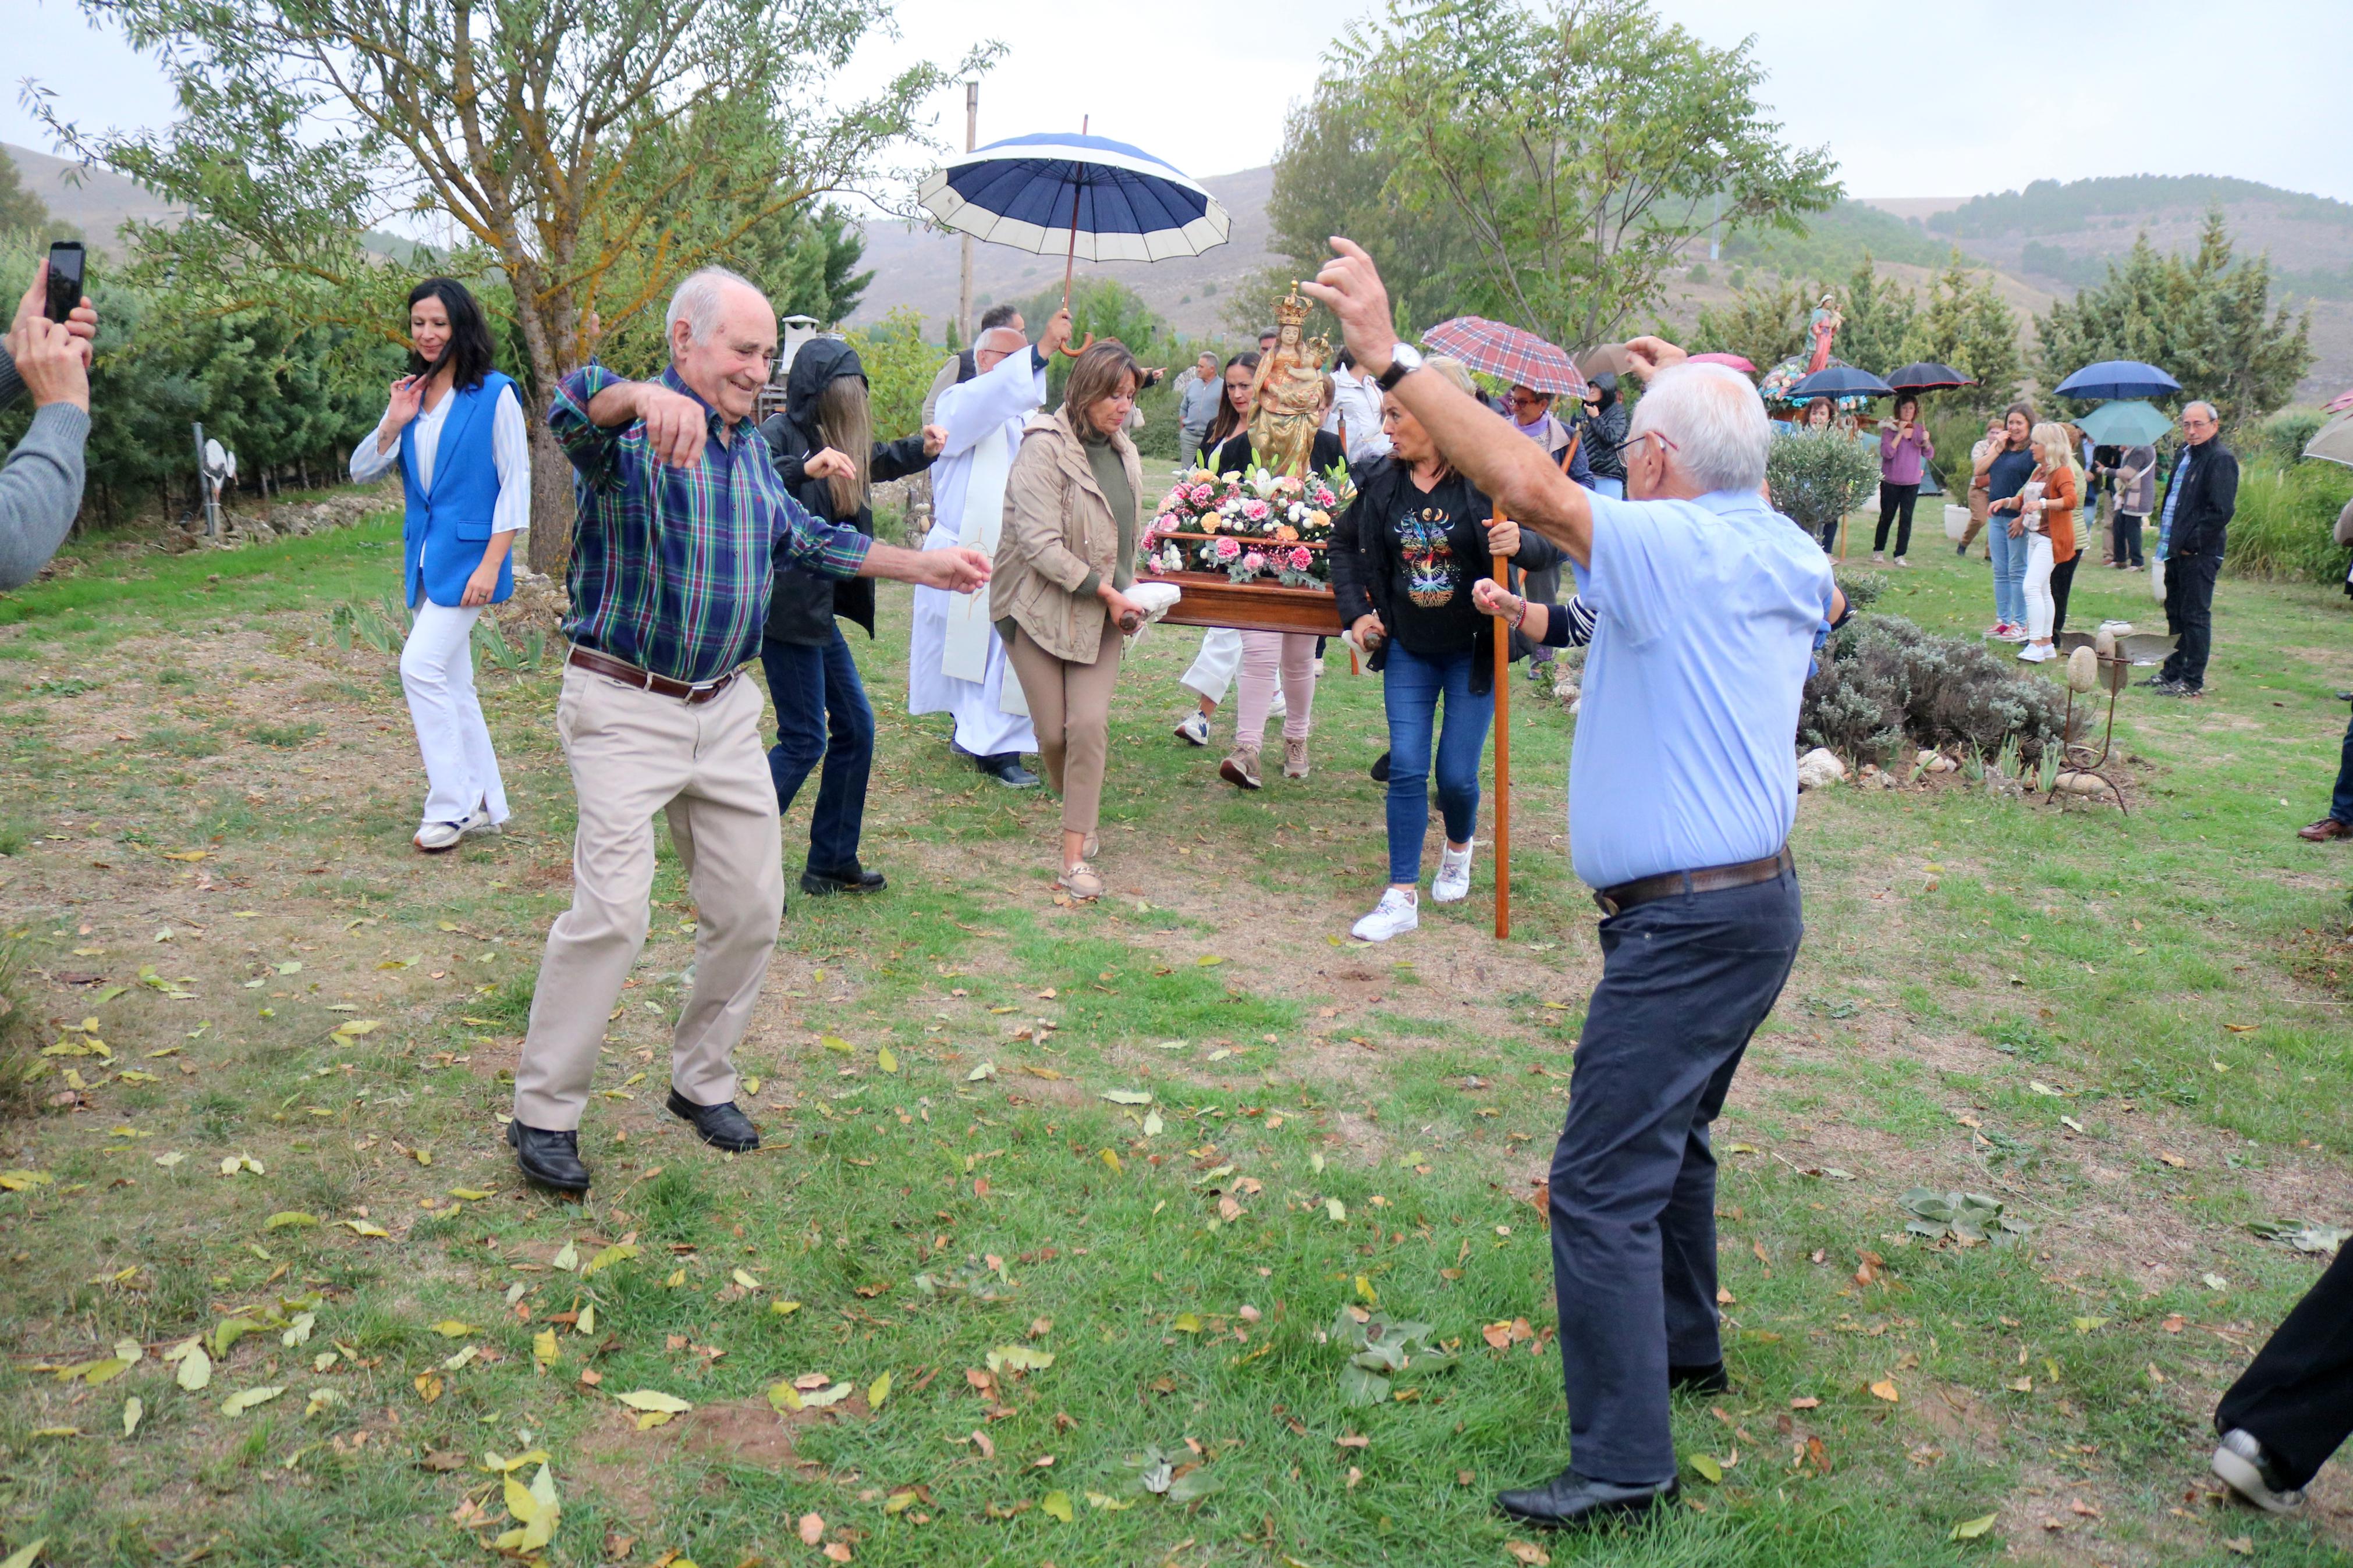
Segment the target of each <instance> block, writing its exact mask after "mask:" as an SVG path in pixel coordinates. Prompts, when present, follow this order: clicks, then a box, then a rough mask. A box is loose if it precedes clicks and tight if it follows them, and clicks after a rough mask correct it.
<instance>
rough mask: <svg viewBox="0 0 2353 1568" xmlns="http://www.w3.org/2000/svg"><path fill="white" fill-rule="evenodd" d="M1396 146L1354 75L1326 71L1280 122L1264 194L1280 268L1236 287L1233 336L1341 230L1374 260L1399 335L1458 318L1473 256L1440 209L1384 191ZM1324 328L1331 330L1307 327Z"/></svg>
mask: <svg viewBox="0 0 2353 1568" xmlns="http://www.w3.org/2000/svg"><path fill="white" fill-rule="evenodd" d="M1402 157H1403V153H1402V152H1401V150H1400V149H1399V148H1398V146H1396V145H1395V144H1393V143H1392V142H1389V141H1387V140H1385V139H1384V138H1383V137H1382V136H1381V134H1380V133H1379V130H1378V127H1377V123H1376V121H1375V119H1374V115H1373V106H1372V104H1371V103H1370V102H1368V101H1367V100H1366V95H1365V92H1364V89H1363V84H1362V82H1361V81H1360V79H1358V78H1356V77H1355V76H1353V75H1349V74H1345V73H1339V72H1332V71H1327V72H1325V73H1324V75H1323V76H1322V77H1321V78H1319V79H1317V81H1316V83H1315V90H1314V94H1313V95H1312V96H1311V97H1310V98H1309V99H1308V100H1307V101H1306V102H1304V103H1302V104H1298V105H1295V106H1294V107H1293V109H1292V110H1291V113H1290V115H1289V116H1288V117H1287V118H1286V119H1285V121H1284V122H1283V129H1282V152H1281V153H1278V154H1277V155H1276V157H1275V160H1274V189H1273V192H1272V193H1271V195H1269V196H1268V198H1267V205H1266V217H1267V226H1268V229H1269V234H1268V237H1267V248H1268V249H1269V250H1271V251H1273V252H1274V253H1275V254H1276V255H1278V256H1281V257H1283V258H1286V259H1287V261H1288V262H1289V265H1288V266H1286V267H1281V268H1269V269H1267V270H1266V271H1264V272H1262V273H1261V275H1259V276H1258V277H1255V278H1253V279H1251V280H1250V282H1249V283H1248V284H1245V285H1244V286H1242V287H1241V288H1240V289H1236V290H1235V291H1234V294H1233V298H1232V302H1231V303H1230V304H1229V307H1228V310H1227V314H1228V317H1229V322H1230V324H1231V325H1232V326H1233V327H1234V329H1235V330H1236V331H1243V332H1250V333H1255V332H1256V331H1259V329H1260V328H1261V327H1263V326H1265V325H1267V324H1269V323H1270V322H1271V321H1273V319H1274V317H1273V313H1272V310H1271V305H1272V303H1273V301H1274V300H1278V299H1280V298H1282V295H1283V293H1284V292H1285V291H1286V290H1287V289H1289V288H1290V286H1291V281H1292V279H1294V278H1301V277H1311V278H1312V277H1314V274H1315V271H1316V269H1317V268H1320V267H1322V266H1323V265H1324V261H1325V259H1326V258H1329V257H1330V256H1331V254H1332V247H1331V245H1330V244H1329V243H1328V242H1329V241H1330V239H1331V237H1332V236H1334V235H1335V234H1345V235H1346V236H1348V237H1350V238H1352V239H1354V240H1356V242H1357V243H1358V244H1360V245H1362V246H1363V247H1365V248H1366V250H1367V251H1369V252H1370V253H1371V254H1372V258H1373V259H1374V261H1375V262H1377V263H1378V264H1379V267H1380V269H1381V280H1382V281H1383V282H1385V283H1387V284H1388V286H1389V300H1390V303H1391V304H1392V306H1393V307H1394V308H1395V309H1396V311H1397V315H1398V324H1399V327H1400V330H1401V331H1406V332H1407V333H1409V334H1411V333H1414V332H1416V331H1419V329H1421V328H1426V327H1429V326H1430V325H1433V324H1434V323H1436V322H1438V321H1442V320H1444V319H1445V318H1447V317H1449V316H1453V315H1460V314H1461V299H1462V297H1463V290H1462V287H1461V285H1462V279H1461V275H1460V274H1461V267H1462V264H1463V263H1464V262H1465V261H1467V260H1468V259H1469V253H1468V251H1467V250H1466V248H1465V247H1464V246H1463V245H1462V243H1461V233H1460V231H1459V229H1458V228H1457V227H1456V226H1454V224H1453V223H1452V222H1451V219H1450V217H1449V216H1448V213H1447V211H1446V209H1445V206H1444V204H1437V205H1429V206H1425V207H1423V208H1422V209H1421V210H1419V211H1415V210H1409V208H1407V207H1405V206H1403V205H1399V203H1398V201H1397V200H1396V198H1395V197H1394V196H1393V195H1390V194H1389V185H1390V182H1391V181H1392V180H1393V179H1395V178H1396V176H1397V174H1398V164H1399V163H1400V162H1401V161H1402ZM1310 330H1311V331H1328V330H1329V329H1328V325H1319V326H1311V329H1310Z"/></svg>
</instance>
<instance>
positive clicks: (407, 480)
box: [400, 371, 514, 607]
mask: <svg viewBox="0 0 2353 1568" xmlns="http://www.w3.org/2000/svg"><path fill="white" fill-rule="evenodd" d="M513 384H514V383H513V382H512V381H510V380H508V379H507V378H506V377H505V376H503V375H501V374H499V373H498V372H497V371H491V372H490V373H488V374H485V375H484V376H483V377H482V384H481V385H480V386H478V387H474V388H471V389H470V390H469V389H465V388H453V389H452V390H451V391H450V393H449V396H450V397H451V399H453V402H452V404H451V406H450V409H449V412H448V415H447V416H445V417H444V418H443V420H442V422H441V444H440V445H439V447H437V448H436V449H435V450H434V454H433V484H432V487H431V488H430V489H427V487H426V486H424V485H422V484H420V483H418V482H417V421H416V420H414V419H412V420H410V421H409V422H408V423H407V424H406V425H405V426H402V427H401V432H400V478H401V480H402V488H403V489H405V490H406V492H407V497H408V515H407V518H406V521H405V522H404V523H403V525H402V528H401V532H400V542H401V554H402V557H403V562H402V569H401V594H402V596H403V597H405V598H406V600H407V601H408V603H409V605H411V606H412V607H413V606H414V605H416V604H417V595H418V593H419V591H420V589H421V591H422V592H423V594H424V596H425V597H426V598H428V599H430V600H432V601H433V602H434V603H435V604H437V605H451V606H453V607H454V606H455V605H457V604H458V603H459V601H460V600H461V599H463V598H464V597H465V596H466V579H467V578H469V577H470V576H472V575H473V574H474V568H475V567H477V566H480V564H481V563H482V554H483V552H484V551H485V550H486V549H487V548H488V546H489V544H490V542H491V518H492V517H493V516H494V515H495V514H496V513H497V511H498V506H499V465H498V460H497V458H495V457H494V456H493V455H492V452H491V426H492V425H493V424H494V423H495V420H494V418H493V417H492V416H493V415H494V414H495V413H496V411H497V409H498V403H499V394H500V393H501V392H502V391H504V390H506V389H507V388H509V387H512V385H513ZM513 592H514V552H512V551H509V552H507V557H506V559H505V560H503V561H501V562H500V563H499V585H498V588H497V590H496V591H495V592H494V593H492V594H491V603H493V604H503V603H505V601H506V599H507V597H508V595H512V593H513Z"/></svg>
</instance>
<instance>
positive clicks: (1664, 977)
mask: <svg viewBox="0 0 2353 1568" xmlns="http://www.w3.org/2000/svg"><path fill="white" fill-rule="evenodd" d="M1332 248H1333V249H1334V250H1335V252H1336V253H1337V255H1336V256H1335V258H1334V259H1333V260H1331V261H1330V262H1327V263H1326V264H1325V265H1324V269H1323V271H1322V273H1321V274H1320V275H1319V276H1318V277H1317V279H1316V281H1315V282H1314V283H1313V284H1307V285H1303V288H1304V289H1306V290H1307V291H1308V292H1311V293H1313V294H1314V296H1315V298H1316V299H1318V300H1322V301H1323V302H1324V304H1326V305H1328V306H1330V307H1331V308H1332V310H1333V312H1334V313H1335V315H1337V316H1338V317H1339V319H1340V322H1341V325H1342V326H1343V328H1345V331H1346V333H1347V339H1348V347H1349V350H1350V351H1351V352H1352V353H1354V354H1355V355H1356V361H1357V363H1359V364H1360V365H1362V366H1363V367H1364V369H1365V371H1366V373H1367V374H1371V375H1372V376H1374V377H1375V379H1376V380H1377V382H1378V383H1379V384H1380V386H1381V388H1382V389H1383V391H1384V392H1386V393H1387V394H1388V395H1390V396H1392V397H1394V398H1396V399H1397V400H1398V403H1399V404H1401V405H1404V407H1405V408H1406V409H1407V410H1408V411H1409V412H1410V413H1411V414H1412V415H1413V416H1414V417H1415V418H1416V419H1418V420H1419V421H1420V422H1421V424H1422V426H1424V427H1425V428H1426V429H1427V430H1429V432H1430V435H1431V436H1432V437H1435V438H1436V440H1437V443H1438V447H1439V450H1440V452H1441V453H1442V454H1443V455H1444V456H1445V458H1446V459H1447V461H1449V462H1450V463H1451V464H1452V465H1453V466H1454V467H1455V468H1458V469H1460V470H1461V471H1462V472H1463V473H1465V474H1467V475H1468V476H1469V477H1470V479H1471V480H1472V483H1473V484H1475V485H1477V486H1478V487H1479V488H1480V489H1482V490H1483V491H1485V492H1486V493H1487V494H1488V495H1489V496H1491V497H1493V500H1494V502H1495V505H1496V507H1497V508H1498V510H1501V511H1503V512H1504V513H1506V514H1507V515H1509V516H1510V517H1512V518H1513V519H1514V520H1515V521H1517V522H1518V523H1519V524H1520V526H1521V527H1523V528H1527V529H1533V530H1535V531H1536V532H1538V533H1540V534H1543V535H1544V536H1545V537H1546V538H1547V539H1549V540H1552V541H1553V542H1556V543H1557V544H1558V545H1560V546H1561V548H1562V549H1563V550H1564V551H1566V552H1567V554H1568V556H1569V559H1570V561H1571V563H1572V564H1573V567H1574V569H1575V571H1576V574H1577V594H1578V595H1579V597H1580V598H1581V599H1582V600H1583V602H1584V604H1585V605H1588V607H1590V608H1591V609H1592V610H1593V611H1594V613H1595V614H1596V616H1597V617H1598V619H1597V624H1596V626H1595V629H1594V633H1593V642H1592V647H1591V651H1590V652H1589V653H1588V655H1587V658H1586V667H1585V690H1584V706H1583V708H1582V710H1581V711H1580V713H1579V716H1578V720H1577V746H1576V750H1575V752H1574V754H1573V755H1572V757H1571V760H1570V764H1569V786H1568V787H1569V834H1570V847H1571V852H1572V855H1573V857H1574V858H1575V861H1576V867H1577V875H1578V876H1579V877H1581V878H1583V879H1585V880H1586V881H1587V882H1588V883H1590V884H1591V885H1592V886H1593V887H1594V888H1595V889H1597V890H1596V893H1595V900H1596V902H1598V903H1599V905H1600V907H1601V911H1602V915H1603V917H1604V918H1603V920H1602V921H1601V927H1600V942H1601V951H1602V973H1601V982H1600V984H1599V985H1597V986H1596V987H1595V988H1594V991H1593V995H1592V999H1591V1001H1590V1002H1589V1003H1588V1005H1587V1011H1586V1021H1585V1029H1584V1034H1583V1037H1582V1039H1581V1040H1580V1042H1579V1044H1578V1046H1577V1058H1576V1065H1575V1068H1574V1071H1573V1074H1572V1076H1571V1079H1570V1082H1569V1110H1568V1117H1567V1124H1566V1125H1565V1126H1564V1127H1563V1128H1562V1130H1561V1135H1560V1142H1559V1144H1558V1146H1557V1147H1556V1149H1555V1151H1554V1152H1553V1163H1552V1186H1551V1194H1552V1210H1551V1219H1552V1248H1553V1285H1554V1290H1555V1294H1556V1298H1557V1301H1558V1309H1559V1314H1560V1352H1561V1366H1562V1375H1563V1381H1564V1383H1565V1384H1566V1387H1567V1395H1568V1414H1569V1442H1570V1464H1569V1467H1568V1468H1566V1469H1564V1470H1562V1471H1561V1473H1560V1474H1559V1475H1558V1476H1556V1477H1555V1478H1554V1479H1552V1480H1550V1481H1548V1482H1546V1483H1545V1484H1543V1485H1541V1486H1537V1487H1534V1488H1530V1489H1526V1490H1524V1491H1506V1492H1503V1493H1500V1494H1498V1496H1497V1498H1496V1503H1497V1506H1498V1507H1500V1508H1501V1509H1502V1510H1504V1512H1505V1513H1507V1514H1509V1515H1510V1516H1512V1517H1513V1518H1514V1519H1517V1520H1521V1521H1525V1522H1527V1523H1530V1524H1535V1525H1539V1526H1546V1527H1561V1526H1567V1525H1575V1524H1580V1523H1584V1522H1588V1521H1594V1520H1598V1519H1599V1518H1602V1517H1605V1516H1608V1515H1611V1514H1620V1513H1628V1512H1634V1511H1639V1510H1646V1509H1649V1508H1651V1507H1652V1506H1653V1505H1654V1504H1656V1503H1658V1502H1660V1501H1662V1500H1667V1499H1672V1497H1673V1496H1674V1495H1675V1491H1676V1485H1675V1451H1674V1442H1673V1438H1672V1435H1671V1433H1670V1431H1669V1425H1668V1400H1669V1394H1670V1391H1671V1390H1683V1389H1688V1390H1693V1391H1698V1392H1714V1391H1717V1390H1721V1389H1723V1388H1724V1387H1725V1386H1726V1379H1725V1369H1724V1354H1723V1349H1722V1346H1721V1344H1720V1342H1719V1340H1718V1336H1717V1321H1716V1306H1715V1157H1714V1155H1713V1154H1712V1153H1711V1152H1709V1147H1708V1124H1709V1123H1710V1122H1711V1121H1714V1120H1715V1115H1716V1113H1717V1112H1718V1111H1719V1110H1721V1109H1722V1108H1723V1105H1724V1098H1725V1090H1726V1089H1728V1088H1729V1087H1730V1085H1731V1081H1732V1075H1733V1072H1734V1071H1735V1069H1736V1068H1738V1066H1739V1064H1740V1058H1741V1053H1742V1052H1743V1051H1744V1050H1745V1049H1746V1047H1747V1044H1748V1039H1749V1037H1750V1036H1751V1035H1752V1034H1754V1033H1755V1032H1756V1029H1757V1025H1758V1024H1760V1023H1762V1022H1763V1021H1764V1018H1765V1016H1766V1015H1767V1013H1768V1012H1769V1011H1771V1009H1772V1006H1773V1003H1774V1000H1775V999H1776V998H1777V997H1778V995H1779V994H1780V990H1781V985H1782V984H1783V982H1784V981H1786V980H1787V979H1788V973H1789V967H1790V964H1791V963H1793V962H1794V961H1795V959H1796V957H1797V952H1798V942H1799V934H1800V930H1801V921H1800V914H1799V898H1798V879H1797V871H1796V868H1795V865H1794V864H1793V862H1792V861H1791V859H1790V857H1789V851H1788V842H1787V840H1788V833H1789V827H1790V824H1791V822H1792V820H1793V819H1794V817H1795V816H1796V810H1797V795H1798V778H1797V752H1796V739H1797V727H1798V704H1799V692H1800V689H1802V687H1803V686H1804V684H1805V680H1806V675H1807V671H1808V668H1809V666H1810V661H1811V659H1812V657H1813V653H1814V649H1815V647H1816V644H1817V641H1818V639H1819V638H1820V636H1821V635H1822V634H1823V633H1824V632H1825V630H1826V629H1827V628H1828V627H1829V626H1831V625H1832V624H1834V623H1835V621H1836V620H1838V619H1840V618H1841V617H1842V616H1843V613H1844V607H1845V606H1844V602H1843V600H1842V599H1841V597H1840V595H1839V594H1838V590H1837V588H1836V587H1835V586H1834V585H1833V584H1832V583H1831V570H1830V563H1829V562H1828V560H1827V559H1826V558H1825V557H1824V556H1823V554H1822V552H1821V551H1820V548H1819V547H1818V546H1816V545H1815V544H1814V542H1812V541H1811V540H1810V539H1809V538H1808V537H1807V535H1806V533H1805V531H1803V530H1802V529H1800V528H1799V527H1797V526H1796V525H1795V524H1794V523H1791V522H1790V521H1788V519H1786V518H1784V517H1781V516H1779V515H1778V514H1777V513H1776V512H1774V511H1773V510H1771V508H1770V507H1768V506H1767V504H1766V502H1765V500H1764V498H1763V495H1762V493H1761V492H1762V490H1763V488H1764V483H1765V452H1766V447H1767V444H1768V442H1769V440H1770V435H1769V433H1768V429H1767V420H1766V415H1765V407H1764V405H1763V404H1762V403H1761V402H1759V401H1758V399H1757V391H1756V389H1755V388H1754V387H1752V386H1751V385H1749V384H1748V383H1747V381H1746V380H1745V379H1744V378H1742V377H1741V376H1738V375H1736V374H1734V373H1733V372H1731V371H1730V370H1728V369H1725V368H1724V367H1722V366H1719V365H1707V364H1686V363H1683V359H1684V355H1683V351H1682V350H1681V349H1678V348H1676V347H1674V346H1673V345H1672V344H1670V343H1664V342H1660V341H1659V340H1657V339H1655V338H1638V339H1636V340H1635V341H1634V342H1630V343H1629V344H1627V345H1626V347H1627V351H1628V354H1629V356H1630V360H1631V362H1632V365H1633V368H1634V371H1635V374H1638V375H1640V376H1641V377H1643V378H1644V379H1646V380H1647V381H1648V383H1649V385H1648V387H1647V389H1646V390H1645V392H1644V394H1643V396H1642V399H1641V403H1639V404H1638V405H1636V406H1635V409H1634V416H1633V420H1632V423H1631V425H1630V429H1629V432H1628V435H1627V438H1626V443H1625V446H1624V447H1623V451H1624V454H1625V460H1626V479H1627V489H1626V493H1627V495H1628V497H1629V498H1630V499H1628V500H1612V499H1610V498H1609V497H1606V496H1600V495H1597V494H1595V493H1593V492H1592V491H1589V490H1588V489H1584V488H1583V487H1582V486H1579V485H1577V484H1576V483H1575V482H1574V481H1572V480H1571V479H1569V478H1568V476H1567V475H1566V474H1564V473H1562V472H1561V471H1560V469H1559V468H1558V467H1557V466H1556V465H1555V464H1554V463H1553V462H1552V461H1551V459H1550V458H1549V457H1548V455H1547V454H1546V452H1545V451H1544V450H1543V449H1542V448H1541V447H1538V446H1536V445H1535V443H1534V442H1532V441H1529V440H1528V439H1527V438H1526V437H1524V436H1522V435H1521V434H1520V433H1519V432H1518V431H1517V430H1515V429H1514V428H1513V426H1512V425H1511V423H1510V421H1508V420H1507V419H1504V417H1502V416H1498V415H1497V414H1495V413H1493V411H1491V410H1490V409H1488V408H1486V407H1485V406H1484V405H1482V404H1481V403H1479V401H1478V400H1477V399H1475V398H1473V397H1472V396H1471V395H1469V394H1467V393H1465V392H1462V391H1461V390H1459V389H1458V388H1457V387H1455V386H1454V385H1453V384H1451V383H1450V382H1448V381H1447V380H1446V378H1444V377H1443V376H1440V375H1438V374H1416V372H1417V370H1418V369H1419V363H1420V356H1419V354H1417V353H1415V352H1414V350H1413V349H1412V348H1411V347H1409V345H1407V344H1404V343H1400V342H1396V341H1395V340H1396V333H1395V331H1393V330H1392V327H1391V317H1390V314H1389V303H1388V294H1387V292H1386V291H1385V290H1384V289H1383V288H1382V285H1381V280H1380V275H1379V273H1378V272H1377V270H1376V269H1375V268H1374V266H1373V263H1372V259H1371V258H1369V257H1367V256H1366V254H1365V253H1364V251H1363V250H1362V249H1360V248H1359V247H1356V245H1355V244H1353V243H1351V242H1350V241H1348V240H1345V239H1337V238H1335V239H1334V240H1333V242H1332Z"/></svg>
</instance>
